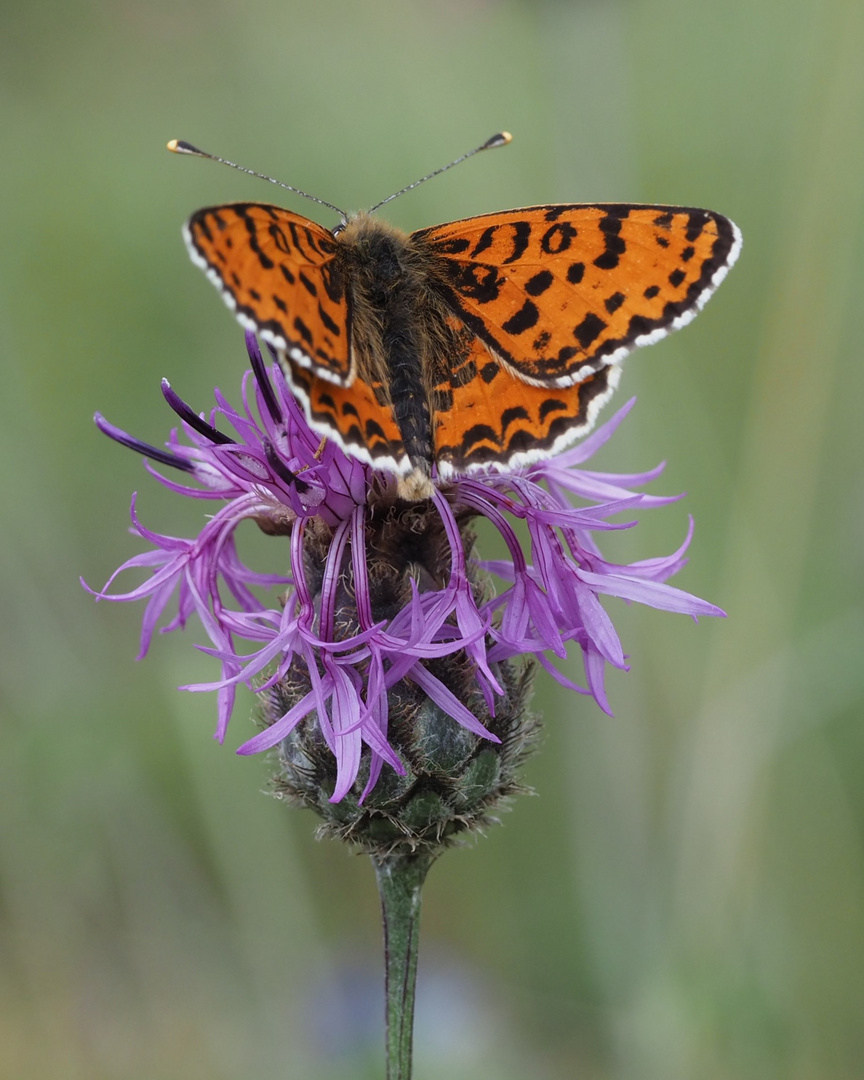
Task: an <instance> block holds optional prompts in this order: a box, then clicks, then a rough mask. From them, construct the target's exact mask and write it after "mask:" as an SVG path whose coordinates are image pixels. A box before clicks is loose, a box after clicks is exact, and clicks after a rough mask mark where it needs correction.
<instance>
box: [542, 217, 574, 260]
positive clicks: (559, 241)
mask: <svg viewBox="0 0 864 1080" xmlns="http://www.w3.org/2000/svg"><path fill="white" fill-rule="evenodd" d="M577 235H578V233H577V232H576V230H575V229H574V228H573V226H572V225H571V224H570V223H569V221H559V222H557V224H555V225H550V227H549V228H548V229H547V230H546V232H545V233H543V236H542V237H541V238H540V247H541V248H542V249H543V251H544V252H545V253H546V254H547V255H560V254H561V252H562V251H567V250H568V248H569V247H570V245H571V244H572V243H573V241H574V240H575V239H576V237H577Z"/></svg>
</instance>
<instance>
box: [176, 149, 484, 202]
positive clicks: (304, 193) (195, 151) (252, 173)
mask: <svg viewBox="0 0 864 1080" xmlns="http://www.w3.org/2000/svg"><path fill="white" fill-rule="evenodd" d="M168 149H169V150H170V151H171V152H172V153H173V154H191V155H192V156H193V157H201V158H209V159H210V160H211V161H218V162H219V163H220V164H221V165H230V166H231V168H232V169H239V171H240V172H244V173H248V174H249V176H257V177H258V179H259V180H266V181H267V182H268V183H269V184H275V185H276V186H277V187H281V188H285V190H286V191H293V192H294V193H295V195H302V196H303V198H304V199H310V200H311V201H312V202H316V203H318V204H319V205H320V206H327V207H329V209H331V210H335V211H336V213H337V214H338V215H339V216H340V217H341V218H342V221H343V222H344V223H347V221H348V215H347V214H346V213H345V211H344V210H340V209H339V207H338V206H334V205H333V203H329V202H327V200H326V199H319V198H318V197H317V196H316V195H310V194H309V193H308V192H307V191H301V190H300V188H298V187H292V186H291V184H283V183H282V181H281V180H274V179H273V177H272V176H267V175H265V173H260V172H255V170H254V169H247V168H245V166H243V165H236V164H235V163H234V162H233V161H227V160H226V159H225V158H221V157H217V156H216V155H215V154H208V153H207V151H206V150H199V149H198V147H197V146H193V145H192V143H188V142H184V140H183V139H172V140H171V142H169V143H168ZM480 149H481V150H482V149H483V147H481V148H480ZM454 164H455V162H454ZM448 167H449V166H448ZM440 171H441V170H439V172H440ZM412 186H413V185H412Z"/></svg>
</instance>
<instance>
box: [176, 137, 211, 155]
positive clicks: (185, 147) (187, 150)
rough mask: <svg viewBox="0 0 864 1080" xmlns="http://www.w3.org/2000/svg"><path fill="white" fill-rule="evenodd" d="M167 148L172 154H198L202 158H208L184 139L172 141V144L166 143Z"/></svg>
mask: <svg viewBox="0 0 864 1080" xmlns="http://www.w3.org/2000/svg"><path fill="white" fill-rule="evenodd" d="M166 146H167V147H168V149H169V150H170V151H171V153H172V154H197V155H198V156H200V157H206V156H207V155H205V154H204V153H203V152H202V151H201V150H199V149H198V147H197V146H193V145H192V143H188V142H186V141H185V140H183V139H172V140H171V142H169V143H166Z"/></svg>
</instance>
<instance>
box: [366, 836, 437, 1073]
mask: <svg viewBox="0 0 864 1080" xmlns="http://www.w3.org/2000/svg"><path fill="white" fill-rule="evenodd" d="M433 859H434V855H429V854H422V855H387V856H376V855H373V856H372V864H373V866H374V867H375V875H376V877H377V879H378V892H379V894H380V896H381V915H382V920H383V923H384V965H385V982H384V994H385V998H386V1011H387V1080H411V1052H412V1039H413V1034H414V990H415V987H416V983H417V955H418V951H419V944H420V895H421V890H422V888H423V882H424V880H425V878H426V872H427V870H428V869H429V867H430V866H431V865H432V861H433Z"/></svg>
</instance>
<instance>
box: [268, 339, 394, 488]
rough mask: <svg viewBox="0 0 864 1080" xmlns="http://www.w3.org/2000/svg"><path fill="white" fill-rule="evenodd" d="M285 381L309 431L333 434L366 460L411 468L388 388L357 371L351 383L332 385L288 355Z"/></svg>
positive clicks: (391, 469) (379, 465)
mask: <svg viewBox="0 0 864 1080" xmlns="http://www.w3.org/2000/svg"><path fill="white" fill-rule="evenodd" d="M283 368H284V371H285V375H286V378H287V380H288V385H289V386H290V387H291V390H292V392H293V394H294V396H295V397H296V398H297V399H298V401H299V402H300V404H301V405H302V407H303V411H304V412H305V414H306V418H307V420H308V422H309V426H310V427H311V428H312V429H313V431H317V432H318V433H319V434H320V435H324V436H326V437H327V438H329V439H332V440H333V441H334V442H335V443H336V444H337V445H338V446H340V447H341V448H342V449H343V450H344V451H345V452H346V453H347V454H351V455H352V456H353V457H356V458H359V459H360V460H361V461H365V462H366V464H367V465H372V466H374V467H375V468H379V469H386V470H387V471H388V472H395V473H397V474H400V475H404V474H405V473H407V472H409V471H410V469H411V462H410V461H409V459H408V456H407V454H406V453H405V446H404V443H403V441H402V435H401V433H400V431H399V427H398V425H397V424H396V420H395V418H394V416H393V408H392V404H391V403H390V400H389V394H388V392H387V389H386V388H385V387H384V386H382V385H381V384H369V383H367V382H365V381H364V380H363V379H362V378H360V376H359V375H358V376H357V377H356V378H355V379H354V381H353V382H352V383H351V385H350V387H344V386H337V385H335V384H334V383H330V382H326V381H325V380H324V379H321V378H319V377H318V376H317V375H315V373H314V372H312V371H310V370H308V369H307V368H303V367H301V366H300V365H299V364H297V363H295V362H294V361H293V360H290V359H287V360H286V362H285V363H284V364H283Z"/></svg>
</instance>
